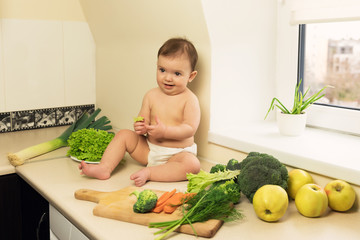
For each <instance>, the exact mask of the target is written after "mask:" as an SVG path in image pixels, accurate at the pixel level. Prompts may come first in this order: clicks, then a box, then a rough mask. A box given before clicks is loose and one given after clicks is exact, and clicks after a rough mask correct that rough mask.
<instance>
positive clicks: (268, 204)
mask: <svg viewBox="0 0 360 240" xmlns="http://www.w3.org/2000/svg"><path fill="white" fill-rule="evenodd" d="M288 204H289V200H288V195H287V193H286V191H285V190H284V189H283V188H282V187H280V186H278V185H264V186H262V187H261V188H259V189H258V190H257V191H256V192H255V195H254V198H253V207H254V210H255V213H256V215H257V216H258V217H259V218H260V219H262V220H264V221H267V222H275V221H277V220H279V219H280V218H281V217H282V216H284V214H285V212H286V210H287V208H288Z"/></svg>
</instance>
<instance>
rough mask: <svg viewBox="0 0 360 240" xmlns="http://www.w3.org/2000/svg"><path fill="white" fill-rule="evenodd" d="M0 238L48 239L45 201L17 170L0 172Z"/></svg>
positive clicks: (46, 203)
mask: <svg viewBox="0 0 360 240" xmlns="http://www.w3.org/2000/svg"><path fill="white" fill-rule="evenodd" d="M0 239H9V240H12V239H14V240H17V239H23V240H32V239H34V240H43V239H44V240H48V239H50V233H49V204H48V202H47V201H46V199H44V198H43V197H42V196H41V195H40V194H39V193H37V192H36V191H35V190H34V189H33V188H32V187H31V186H30V185H29V184H28V183H26V182H25V181H24V180H23V179H22V178H21V177H19V176H18V175H17V174H8V175H3V176H0Z"/></svg>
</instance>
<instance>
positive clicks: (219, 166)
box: [210, 163, 226, 173]
mask: <svg viewBox="0 0 360 240" xmlns="http://www.w3.org/2000/svg"><path fill="white" fill-rule="evenodd" d="M225 170H226V165H224V164H220V163H218V164H216V165H214V166H212V168H211V169H210V173H216V172H219V171H220V172H224V171H225Z"/></svg>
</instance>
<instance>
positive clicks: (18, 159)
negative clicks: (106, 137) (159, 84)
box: [8, 108, 112, 166]
mask: <svg viewBox="0 0 360 240" xmlns="http://www.w3.org/2000/svg"><path fill="white" fill-rule="evenodd" d="M100 111H101V109H99V108H98V109H96V110H95V111H94V112H93V113H92V114H91V115H89V114H88V113H87V112H84V114H83V115H81V117H80V118H79V119H78V120H77V121H75V122H74V123H73V124H72V125H71V126H70V127H68V128H67V129H66V130H65V131H64V132H63V133H62V134H61V135H60V136H59V137H57V138H55V139H52V140H50V141H47V142H43V143H40V144H37V145H34V146H31V147H28V148H25V149H23V150H21V151H19V152H16V153H9V154H8V159H9V161H10V163H11V164H12V165H13V166H19V165H22V164H24V162H25V161H26V160H28V159H31V158H34V157H36V156H39V155H42V154H45V153H48V152H51V151H53V150H56V149H58V148H61V147H66V146H68V139H69V137H70V135H71V133H73V132H76V131H78V130H80V129H84V128H94V129H100V130H105V131H106V130H110V129H112V126H111V125H107V124H109V123H110V121H109V120H108V118H107V117H105V116H103V117H101V118H99V119H98V120H96V121H95V118H96V116H97V115H98V114H99V112H100Z"/></svg>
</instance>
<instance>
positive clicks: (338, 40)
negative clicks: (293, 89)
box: [299, 21, 360, 134]
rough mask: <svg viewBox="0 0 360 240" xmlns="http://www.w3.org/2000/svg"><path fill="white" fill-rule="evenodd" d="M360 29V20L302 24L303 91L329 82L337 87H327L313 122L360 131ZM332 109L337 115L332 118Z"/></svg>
mask: <svg viewBox="0 0 360 240" xmlns="http://www.w3.org/2000/svg"><path fill="white" fill-rule="evenodd" d="M359 28H360V21H351V22H332V23H311V24H306V25H304V24H302V25H300V31H299V34H300V36H299V39H300V41H299V50H300V51H299V56H300V57H299V79H301V78H302V79H303V91H304V90H306V89H308V87H310V91H309V95H312V94H313V93H315V92H317V91H318V90H319V89H321V88H322V87H323V86H325V85H331V86H333V87H334V88H327V89H326V91H325V96H324V97H323V98H322V99H321V100H320V101H319V102H318V103H316V104H315V105H316V106H315V107H314V109H312V110H313V111H312V112H311V115H313V117H312V118H310V119H309V121H308V124H309V125H314V126H318V127H325V128H331V129H336V130H340V131H346V132H351V133H357V134H359V133H360V131H359V127H357V126H356V125H359V124H357V123H356V122H359V116H360V33H359V31H354V29H359ZM331 111H332V112H333V113H335V114H336V115H337V117H336V118H334V117H333V118H331V117H329V116H330V115H328V114H330V112H331ZM320 112H321V114H322V115H323V116H320V115H319V114H320ZM325 116H326V117H325ZM326 118H328V119H326ZM345 118H346V119H345ZM320 119H321V121H320ZM324 119H326V121H324ZM349 121H353V123H349ZM322 122H323V123H322ZM354 125H355V126H354Z"/></svg>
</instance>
